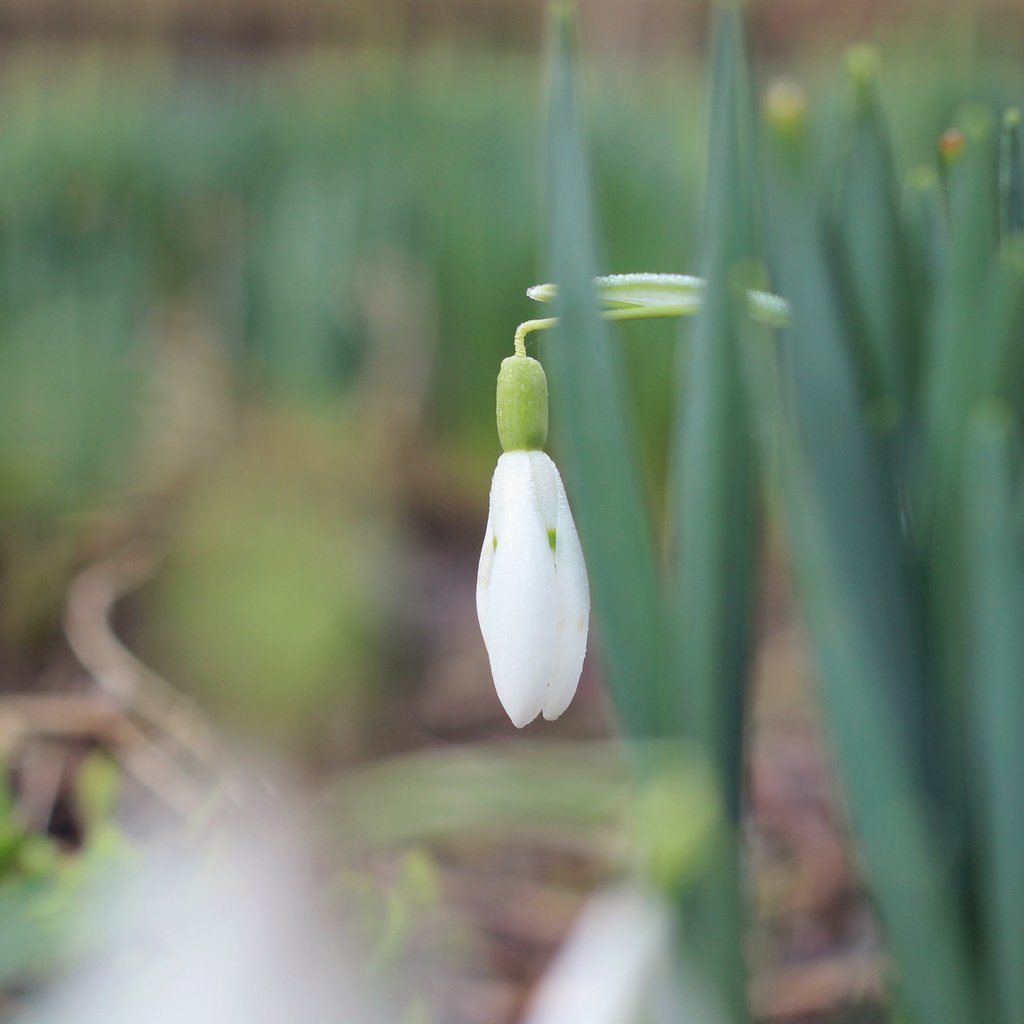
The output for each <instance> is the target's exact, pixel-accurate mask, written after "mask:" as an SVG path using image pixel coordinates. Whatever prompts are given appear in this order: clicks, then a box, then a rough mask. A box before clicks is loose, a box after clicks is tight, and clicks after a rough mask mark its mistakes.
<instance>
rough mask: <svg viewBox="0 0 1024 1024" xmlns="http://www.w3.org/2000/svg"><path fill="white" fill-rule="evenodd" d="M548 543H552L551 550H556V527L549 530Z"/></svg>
mask: <svg viewBox="0 0 1024 1024" xmlns="http://www.w3.org/2000/svg"><path fill="white" fill-rule="evenodd" d="M548 543H549V544H550V545H551V550H552V551H554V550H555V531H554V529H550V530H548Z"/></svg>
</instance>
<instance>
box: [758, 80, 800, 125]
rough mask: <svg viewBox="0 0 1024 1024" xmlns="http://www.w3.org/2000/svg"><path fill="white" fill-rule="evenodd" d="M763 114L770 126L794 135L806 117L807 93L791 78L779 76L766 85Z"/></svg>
mask: <svg viewBox="0 0 1024 1024" xmlns="http://www.w3.org/2000/svg"><path fill="white" fill-rule="evenodd" d="M764 109H765V115H766V116H767V118H768V121H769V122H770V124H771V126H772V127H773V128H774V129H775V130H776V131H779V132H781V133H783V134H785V135H796V134H798V133H799V132H800V131H801V130H802V129H803V127H804V122H805V120H806V118H807V94H806V93H805V92H804V90H803V88H802V87H801V86H800V85H799V83H797V82H794V81H793V79H791V78H780V79H778V80H777V81H775V82H772V84H771V85H770V86H769V87H768V91H767V92H766V93H765V97H764Z"/></svg>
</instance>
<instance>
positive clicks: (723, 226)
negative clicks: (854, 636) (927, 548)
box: [674, 3, 759, 1021]
mask: <svg viewBox="0 0 1024 1024" xmlns="http://www.w3.org/2000/svg"><path fill="white" fill-rule="evenodd" d="M709 129H710V141H709V153H708V174H707V186H706V195H705V200H704V209H705V211H706V220H705V223H704V231H703V246H704V248H703V252H702V262H703V271H704V276H705V279H706V281H707V284H706V286H705V289H704V295H703V298H704V302H703V305H702V306H701V309H700V311H699V313H698V315H697V319H696V323H695V325H694V330H693V337H692V345H691V346H690V351H688V352H687V358H686V362H685V371H684V372H682V373H681V374H680V383H679V389H678V395H679V399H678V405H677V408H676V418H675V424H674V457H675V501H674V526H675V543H676V557H677V560H678V566H677V571H676V574H675V580H674V582H675V599H676V600H675V606H674V607H675V614H676V616H677V625H676V637H677V641H678V643H677V649H676V654H677V659H678V665H679V674H678V680H677V685H678V686H679V694H678V696H679V708H680V714H681V716H682V721H683V724H684V728H685V729H686V731H687V733H688V734H689V735H691V736H693V737H694V738H695V739H696V740H697V741H698V743H700V745H701V746H702V747H703V749H705V750H706V751H707V752H708V753H709V754H710V756H711V758H712V760H713V763H714V765H715V767H716V770H717V772H718V776H719V778H720V779H721V784H722V785H723V787H724V791H725V799H726V806H727V810H728V812H729V814H730V818H731V821H732V823H733V825H734V826H736V827H738V819H739V805H740V791H741V781H742V773H743V736H744V724H745V714H746V703H747V684H748V682H749V676H750V667H751V653H752V638H753V632H754V630H753V610H754V594H755V582H756V563H757V550H758V543H757V540H758V520H759V516H758V510H759V505H758V481H757V473H756V463H755V457H754V455H755V453H754V446H753V439H752V437H751V434H750V423H749V417H748V415H747V409H746V403H745V395H744V390H743V380H742V373H741V364H740V344H741V339H742V337H743V335H744V333H745V331H746V328H747V315H746V309H745V308H744V305H745V303H744V296H745V292H746V285H747V284H748V283H749V278H750V277H751V268H752V265H753V257H754V255H755V252H754V244H755V242H754V240H755V237H756V234H757V228H756V223H755V215H754V196H753V188H752V177H753V163H754V160H755V156H756V152H755V146H756V143H755V136H754V131H753V117H752V113H751V110H750V96H749V93H748V80H747V71H746V55H745V43H744V38H743V18H742V8H741V5H739V4H735V3H730V4H720V5H719V6H718V8H717V11H716V22H715V45H714V58H713V66H712V92H711V111H710V122H709ZM739 874H740V872H739V861H738V852H737V846H736V842H735V836H732V837H726V836H723V837H722V845H721V851H720V853H719V855H718V857H717V858H716V863H715V865H714V868H713V870H712V872H711V873H710V875H709V877H708V879H707V880H706V882H705V884H704V885H703V886H702V887H700V888H699V889H698V891H697V892H696V893H695V894H694V896H693V898H692V901H691V904H690V907H689V913H690V915H691V916H690V920H691V921H692V922H693V927H694V928H695V930H696V933H697V934H698V935H699V938H700V942H701V944H702V946H703V953H704V956H705V958H706V963H707V969H708V970H709V972H710V973H711V975H712V977H713V978H714V979H715V983H716V986H717V989H718V994H719V997H720V999H721V1001H722V1005H723V1006H724V1007H726V1008H727V1010H728V1013H729V1018H730V1019H731V1020H733V1021H741V1020H744V1019H746V1017H747V1015H748V1009H747V1006H746V999H745V985H744V982H743V956H742V900H741V889H740V886H739Z"/></svg>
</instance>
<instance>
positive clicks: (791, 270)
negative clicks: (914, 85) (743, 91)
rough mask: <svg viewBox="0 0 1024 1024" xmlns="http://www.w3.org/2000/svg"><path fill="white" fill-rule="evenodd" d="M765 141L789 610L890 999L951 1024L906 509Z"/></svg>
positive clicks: (785, 164)
mask: <svg viewBox="0 0 1024 1024" xmlns="http://www.w3.org/2000/svg"><path fill="white" fill-rule="evenodd" d="M773 127H774V125H773ZM774 135H775V138H774V143H775V145H774V148H773V159H772V162H771V167H770V174H769V181H770V183H771V186H772V187H771V191H770V202H769V204H768V209H769V211H770V212H771V214H772V219H771V221H770V224H769V227H770V228H771V229H773V231H772V232H771V235H770V236H771V237H772V238H773V240H774V243H775V248H774V250H773V268H774V270H775V272H776V273H777V274H778V284H779V287H780V289H781V291H782V294H783V295H784V296H785V297H786V298H787V300H788V301H789V302H790V314H791V322H792V326H791V328H789V329H788V330H787V331H785V332H783V334H782V338H781V353H780V357H779V370H778V371H777V372H776V371H773V363H774V360H769V359H766V358H762V359H761V361H760V363H759V364H758V365H757V366H756V367H755V369H754V370H753V372H752V373H751V374H750V379H751V380H752V381H754V382H755V384H754V387H753V389H752V390H753V396H752V401H754V402H759V403H760V404H761V405H762V407H763V406H764V404H765V402H766V401H767V402H768V403H769V404H768V415H767V416H766V419H767V420H768V422H769V424H770V425H771V427H772V428H773V429H774V430H775V431H776V432H777V433H778V434H779V436H780V437H781V438H782V443H781V446H780V450H781V453H782V455H781V458H780V471H779V476H778V482H779V485H780V487H781V489H782V499H783V509H784V511H785V514H786V519H787V525H788V530H787V533H788V536H789V540H790V544H791V547H792V551H793V560H794V566H795V570H796V574H797V581H798V587H799V592H800V605H801V610H802V613H803V615H804V618H805V620H806V621H807V624H808V627H809V632H810V636H811V641H812V646H813V648H814V653H815V657H816V661H817V665H818V669H819V674H820V681H821V692H822V699H823V704H824V709H825V712H826V716H827V719H828V722H829V727H830V732H831V735H832V737H833V739H834V742H835V749H836V754H837V759H838V764H839V768H840V772H841V775H842V779H843V785H844V789H845V791H846V794H847V796H848V799H849V804H850V812H851V815H852V818H853V821H854V825H855V830H856V834H857V839H858V846H859V848H860V850H861V852H862V854H863V857H864V861H865V866H866V868H867V872H868V878H869V881H870V884H871V887H872V890H873V892H874V894H875V896H876V898H877V900H878V904H879V909H880V911H881V915H882V918H883V921H884V923H885V926H886V930H887V934H888V938H889V942H890V945H891V948H892V953H893V956H894V959H895V961H896V963H897V964H898V979H899V984H900V988H901V990H902V992H903V993H904V995H905V998H906V1002H907V1004H908V1005H909V1007H910V1008H911V1010H912V1013H913V1019H914V1020H916V1021H920V1022H922V1024H923V1022H927V1024H957V1022H963V1021H967V1020H971V1019H973V1015H972V999H971V987H970V981H969V978H968V976H967V973H966V959H965V950H964V946H963V932H962V929H961V921H960V917H959V913H958V907H957V904H956V901H955V898H951V896H952V895H955V894H951V893H950V892H949V891H947V885H948V878H947V876H946V874H945V872H944V870H943V868H944V859H945V851H944V850H943V848H942V844H941V842H940V841H939V838H940V836H941V833H940V832H938V831H937V830H936V829H935V828H933V827H930V826H931V825H932V823H931V822H930V821H929V820H928V816H927V814H926V811H925V808H926V801H925V786H926V784H927V783H929V782H930V783H931V784H932V785H933V786H938V785H940V784H941V779H936V778H935V777H934V774H933V773H934V772H935V770H936V769H935V765H936V763H937V761H938V759H937V758H936V757H934V756H930V751H929V749H928V742H929V738H930V737H929V730H928V728H927V726H928V723H929V720H930V717H931V709H930V707H929V705H928V703H927V690H926V678H925V675H924V673H925V664H924V652H923V645H922V623H921V621H920V614H919V610H920V600H919V594H918V591H917V587H916V586H915V579H914V573H913V567H912V564H911V558H910V552H909V550H908V547H907V542H906V539H905V537H904V533H903V515H904V513H903V511H902V510H901V508H900V505H899V502H898V496H897V493H896V492H895V490H894V488H893V487H892V483H891V480H890V479H889V473H890V466H889V462H888V459H887V458H886V457H885V455H884V453H883V452H882V451H881V450H880V448H879V444H878V439H877V436H876V435H875V433H874V431H873V430H872V429H871V428H870V427H869V424H868V421H867V402H866V398H865V395H864V393H863V390H862V387H861V384H860V377H859V375H858V373H857V371H856V368H855V356H854V354H853V345H852V342H851V340H850V338H849V335H848V330H849V325H848V321H847V320H846V319H845V317H844V315H843V313H844V310H843V305H842V303H841V302H840V299H839V295H838V293H837V286H836V282H835V280H834V278H833V275H832V272H831V265H830V263H829V262H828V260H827V259H826V258H825V256H824V252H823V248H824V247H823V239H822V225H821V220H820V213H819V210H818V209H817V207H816V204H815V200H814V195H813V193H812V192H811V191H810V189H809V185H808V180H807V176H806V172H805V169H804V159H803V148H804V145H805V143H804V140H803V138H802V137H801V133H800V131H799V130H798V128H797V127H794V126H793V125H791V124H788V123H786V124H785V128H784V130H782V129H780V130H777V131H775V132H774ZM758 351H762V353H763V348H762V349H761V350H758ZM775 376H781V378H782V379H781V383H780V385H779V386H778V387H777V388H773V387H772V380H773V377H775ZM758 381H760V388H763V389H764V390H763V392H762V391H761V390H760V388H759V387H758V384H757V382H758ZM760 433H761V435H762V436H767V434H768V427H766V426H762V429H761V431H760Z"/></svg>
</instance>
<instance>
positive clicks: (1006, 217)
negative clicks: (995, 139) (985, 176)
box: [999, 108, 1024, 242]
mask: <svg viewBox="0 0 1024 1024" xmlns="http://www.w3.org/2000/svg"><path fill="white" fill-rule="evenodd" d="M1020 117H1021V115H1020V111H1019V110H1017V109H1016V108H1013V109H1011V110H1007V111H1006V113H1005V114H1004V115H1003V131H1002V135H1001V137H1000V140H999V232H1000V236H1001V237H1002V239H1003V241H1004V242H1006V241H1009V240H1010V239H1012V238H1014V237H1015V236H1019V235H1021V234H1024V132H1022V131H1021V123H1020Z"/></svg>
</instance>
